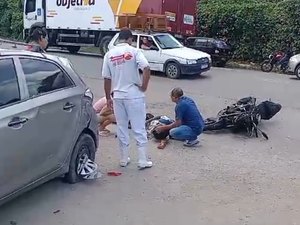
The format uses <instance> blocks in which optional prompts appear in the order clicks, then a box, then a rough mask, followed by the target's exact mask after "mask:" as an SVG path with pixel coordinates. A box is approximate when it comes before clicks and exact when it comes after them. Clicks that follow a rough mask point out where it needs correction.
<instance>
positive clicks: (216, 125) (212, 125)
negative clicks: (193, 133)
mask: <svg viewBox="0 0 300 225" xmlns="http://www.w3.org/2000/svg"><path fill="white" fill-rule="evenodd" d="M224 128H225V124H224V121H223V120H219V121H215V122H211V121H210V122H209V123H205V126H204V129H203V131H213V130H222V129H224Z"/></svg>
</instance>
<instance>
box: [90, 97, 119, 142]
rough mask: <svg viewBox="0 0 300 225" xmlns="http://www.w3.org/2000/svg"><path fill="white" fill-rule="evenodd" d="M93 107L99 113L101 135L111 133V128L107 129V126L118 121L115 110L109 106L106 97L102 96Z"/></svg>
mask: <svg viewBox="0 0 300 225" xmlns="http://www.w3.org/2000/svg"><path fill="white" fill-rule="evenodd" d="M93 107H94V109H95V111H96V113H97V117H98V123H99V132H100V135H101V136H106V135H109V134H110V130H108V129H106V127H107V126H108V125H110V124H112V123H116V118H115V115H114V112H113V110H112V109H110V108H109V107H107V101H106V97H103V98H100V99H99V100H98V101H97V102H96V103H95V104H94V106H93Z"/></svg>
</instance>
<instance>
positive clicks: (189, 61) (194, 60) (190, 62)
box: [186, 59, 197, 64]
mask: <svg viewBox="0 0 300 225" xmlns="http://www.w3.org/2000/svg"><path fill="white" fill-rule="evenodd" d="M196 63H197V60H196V59H187V60H186V64H196Z"/></svg>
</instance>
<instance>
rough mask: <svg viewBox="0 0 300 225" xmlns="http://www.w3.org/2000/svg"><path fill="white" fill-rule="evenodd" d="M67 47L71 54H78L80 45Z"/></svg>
mask: <svg viewBox="0 0 300 225" xmlns="http://www.w3.org/2000/svg"><path fill="white" fill-rule="evenodd" d="M67 49H68V51H69V52H70V53H71V54H76V53H78V52H79V50H80V46H68V47H67Z"/></svg>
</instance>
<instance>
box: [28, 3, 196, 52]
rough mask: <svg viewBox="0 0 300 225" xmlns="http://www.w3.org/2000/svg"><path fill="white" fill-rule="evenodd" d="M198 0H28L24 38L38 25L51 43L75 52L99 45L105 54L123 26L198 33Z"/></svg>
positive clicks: (190, 34)
mask: <svg viewBox="0 0 300 225" xmlns="http://www.w3.org/2000/svg"><path fill="white" fill-rule="evenodd" d="M196 1H197V0H186V1H184V0H25V1H24V38H26V39H29V37H30V32H31V31H32V30H33V29H34V28H36V27H42V28H44V29H46V30H47V35H48V41H49V46H58V47H65V48H67V49H68V50H69V51H70V52H72V53H76V52H78V51H79V50H80V48H81V47H83V46H96V47H99V48H100V52H101V53H102V54H105V53H106V52H107V50H108V44H109V42H110V40H111V39H112V37H113V36H114V35H115V34H116V33H117V32H118V31H119V29H120V28H122V27H125V26H127V27H130V28H131V29H133V30H144V31H145V30H147V31H148V30H152V31H159V32H163V31H165V32H170V33H172V34H174V35H175V37H177V38H182V37H185V36H192V35H194V33H195V19H194V18H195V9H196Z"/></svg>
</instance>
